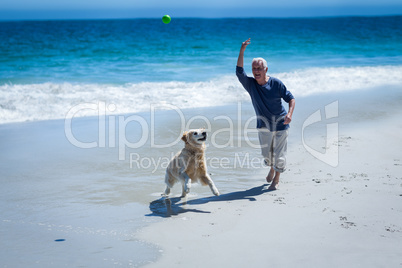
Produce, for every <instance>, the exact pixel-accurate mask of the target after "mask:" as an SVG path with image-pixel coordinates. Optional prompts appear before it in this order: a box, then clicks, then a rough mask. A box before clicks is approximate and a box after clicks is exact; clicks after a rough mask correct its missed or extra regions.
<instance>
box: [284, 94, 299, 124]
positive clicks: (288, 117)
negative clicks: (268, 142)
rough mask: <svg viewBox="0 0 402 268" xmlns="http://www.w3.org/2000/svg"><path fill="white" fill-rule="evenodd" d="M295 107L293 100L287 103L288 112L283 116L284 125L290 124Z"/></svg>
mask: <svg viewBox="0 0 402 268" xmlns="http://www.w3.org/2000/svg"><path fill="white" fill-rule="evenodd" d="M295 105H296V101H295V99H291V100H290V101H289V112H288V114H287V115H286V116H285V122H283V124H284V125H287V124H290V122H291V121H292V115H293V111H294V109H295Z"/></svg>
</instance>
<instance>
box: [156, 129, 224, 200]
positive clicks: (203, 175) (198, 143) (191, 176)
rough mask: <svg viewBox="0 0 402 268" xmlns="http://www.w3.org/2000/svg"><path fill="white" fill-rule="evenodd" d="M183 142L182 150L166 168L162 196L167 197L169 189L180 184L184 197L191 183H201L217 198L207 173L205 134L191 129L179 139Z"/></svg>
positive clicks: (201, 130)
mask: <svg viewBox="0 0 402 268" xmlns="http://www.w3.org/2000/svg"><path fill="white" fill-rule="evenodd" d="M181 139H182V140H183V141H184V144H185V145H184V148H183V149H182V150H181V151H180V152H178V153H177V154H176V155H175V156H174V157H173V158H172V160H171V161H170V163H169V165H168V167H167V168H166V174H165V183H166V190H165V192H164V194H163V195H165V196H169V194H170V189H171V188H172V187H173V185H174V184H175V183H176V182H181V184H182V195H181V197H185V196H186V195H187V194H188V193H189V192H190V188H191V183H195V182H201V184H202V185H209V187H210V188H211V191H212V193H213V194H214V195H216V196H218V195H219V191H218V189H217V188H216V187H215V184H214V182H213V181H212V179H211V177H210V176H209V175H208V172H207V165H206V161H205V147H206V146H205V141H206V139H207V133H206V132H205V131H204V129H192V130H189V131H186V132H184V133H183V136H182V138H181Z"/></svg>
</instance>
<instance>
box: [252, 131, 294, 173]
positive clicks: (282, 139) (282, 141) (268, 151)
mask: <svg viewBox="0 0 402 268" xmlns="http://www.w3.org/2000/svg"><path fill="white" fill-rule="evenodd" d="M288 134H289V130H288V129H286V130H281V131H269V130H268V129H266V128H260V129H258V138H259V139H260V145H261V154H262V156H263V157H264V161H265V164H266V165H267V166H270V167H273V168H274V170H275V171H277V172H284V171H285V169H286V152H287V145H288Z"/></svg>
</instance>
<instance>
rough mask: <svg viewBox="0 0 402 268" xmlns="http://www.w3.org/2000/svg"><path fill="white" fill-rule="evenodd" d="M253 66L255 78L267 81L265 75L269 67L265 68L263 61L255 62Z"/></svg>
mask: <svg viewBox="0 0 402 268" xmlns="http://www.w3.org/2000/svg"><path fill="white" fill-rule="evenodd" d="M251 67H252V70H253V75H254V78H255V80H257V81H263V80H264V81H265V77H266V73H267V71H268V68H264V66H263V64H262V61H257V62H254V63H253V65H252V66H251Z"/></svg>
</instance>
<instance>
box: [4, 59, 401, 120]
mask: <svg viewBox="0 0 402 268" xmlns="http://www.w3.org/2000/svg"><path fill="white" fill-rule="evenodd" d="M401 74H402V66H376V67H334V68H308V69H303V70H296V71H293V72H287V73H275V74H271V75H272V76H275V77H278V78H279V79H281V80H282V81H283V82H284V83H285V85H286V86H287V88H288V89H289V90H290V91H291V92H292V93H293V95H295V97H296V98H297V97H300V96H308V95H311V94H318V93H326V92H336V91H347V90H360V89H364V88H373V87H381V86H397V85H402V76H401ZM249 75H251V73H250V74H249ZM249 100H250V98H249V96H248V94H247V93H246V91H245V90H244V89H243V88H242V86H241V85H240V83H239V82H238V81H237V78H236V76H235V75H234V74H233V75H228V76H223V77H221V78H219V79H215V80H211V81H207V82H177V81H172V82H143V83H135V84H125V85H110V84H71V83H61V84H56V83H42V84H5V85H2V86H0V123H9V122H22V121H35V120H50V119H62V118H65V116H66V114H67V113H68V112H69V111H70V110H71V109H72V108H73V107H76V106H77V105H82V104H84V103H92V104H97V103H99V102H104V103H105V104H106V105H107V107H108V108H109V110H108V114H123V113H135V112H142V111H149V109H150V107H151V105H165V104H168V105H169V106H170V107H173V106H174V107H177V108H180V109H184V108H194V107H206V106H220V105H226V104H234V103H237V102H239V101H249ZM112 108H113V109H112ZM97 114H98V111H96V110H95V109H85V110H81V111H80V113H78V114H75V116H90V115H97Z"/></svg>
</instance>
